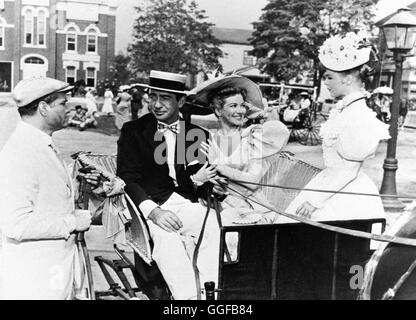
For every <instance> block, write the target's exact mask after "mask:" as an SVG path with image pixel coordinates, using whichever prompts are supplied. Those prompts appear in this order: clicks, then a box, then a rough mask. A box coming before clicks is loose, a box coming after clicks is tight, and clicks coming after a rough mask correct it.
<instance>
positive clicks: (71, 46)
mask: <svg viewBox="0 0 416 320" xmlns="http://www.w3.org/2000/svg"><path fill="white" fill-rule="evenodd" d="M66 50H67V51H77V34H76V30H75V29H74V28H70V29H68V33H67V35H66Z"/></svg>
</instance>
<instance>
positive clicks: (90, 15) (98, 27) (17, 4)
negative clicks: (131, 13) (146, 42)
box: [0, 0, 117, 94]
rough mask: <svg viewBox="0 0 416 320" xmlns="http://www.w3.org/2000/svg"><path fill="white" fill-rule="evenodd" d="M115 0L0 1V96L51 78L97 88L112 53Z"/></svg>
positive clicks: (112, 55) (110, 60) (104, 75)
mask: <svg viewBox="0 0 416 320" xmlns="http://www.w3.org/2000/svg"><path fill="white" fill-rule="evenodd" d="M116 9H117V3H116V0H0V94H1V93H2V92H3V93H8V92H11V91H12V90H13V87H14V86H15V85H16V83H17V82H19V81H20V80H22V79H26V78H30V77H33V76H49V77H52V78H56V79H59V80H63V81H67V82H69V83H74V82H75V81H77V80H81V79H84V80H85V82H86V83H87V86H90V87H95V86H96V85H97V82H98V81H99V80H101V79H104V78H105V77H106V72H107V69H108V67H109V65H110V63H111V62H112V60H113V58H114V55H115V23H116Z"/></svg>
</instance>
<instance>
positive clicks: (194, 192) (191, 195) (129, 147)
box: [117, 114, 208, 207]
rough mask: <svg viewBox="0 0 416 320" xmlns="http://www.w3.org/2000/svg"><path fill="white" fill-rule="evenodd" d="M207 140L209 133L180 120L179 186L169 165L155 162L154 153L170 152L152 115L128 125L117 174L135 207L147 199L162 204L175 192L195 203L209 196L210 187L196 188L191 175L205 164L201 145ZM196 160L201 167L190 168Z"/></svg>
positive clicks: (122, 143) (176, 165) (121, 139)
mask: <svg viewBox="0 0 416 320" xmlns="http://www.w3.org/2000/svg"><path fill="white" fill-rule="evenodd" d="M195 133H196V134H195ZM155 134H156V136H155ZM197 136H199V138H198V137H197ZM155 137H156V138H155ZM185 137H187V138H186V139H185ZM207 139H208V132H207V131H205V130H204V129H202V128H200V127H198V126H195V125H193V124H191V123H189V122H184V121H181V133H180V134H179V135H177V140H176V154H175V171H176V180H177V183H178V186H175V185H174V181H173V179H172V178H171V177H170V176H169V167H168V164H167V163H166V162H164V163H157V161H156V160H155V153H157V154H159V155H161V154H162V155H164V156H166V150H167V149H166V142H165V140H164V137H163V134H161V133H157V120H156V118H155V117H154V116H153V114H147V115H145V116H143V117H141V118H140V119H138V120H135V121H131V122H127V123H125V124H124V126H123V128H122V130H121V135H120V138H119V140H118V143H117V145H118V152H117V175H118V176H119V177H120V178H121V179H123V180H124V182H125V183H126V188H125V190H126V192H127V194H128V195H129V196H130V197H131V198H132V200H133V201H134V203H135V204H136V206H137V207H138V205H139V204H140V203H142V202H143V201H145V200H153V201H154V202H156V203H158V204H162V203H163V202H165V201H166V200H167V199H168V198H169V197H170V195H171V194H172V193H173V192H176V193H178V194H180V195H182V196H183V197H185V198H187V199H189V200H191V201H193V202H195V201H197V199H198V197H206V195H207V192H208V186H203V187H200V188H197V189H195V187H194V185H193V183H192V181H191V179H190V176H191V175H193V174H195V173H196V172H197V171H198V170H199V169H200V168H201V167H202V165H203V164H204V163H205V161H206V158H205V156H203V154H202V153H201V152H200V151H199V150H200V148H199V146H200V143H201V142H202V141H206V140H207ZM158 140H159V141H158ZM161 150H162V151H164V152H161ZM194 151H195V152H194ZM195 160H198V161H199V162H198V164H196V165H191V166H189V164H190V163H192V162H195Z"/></svg>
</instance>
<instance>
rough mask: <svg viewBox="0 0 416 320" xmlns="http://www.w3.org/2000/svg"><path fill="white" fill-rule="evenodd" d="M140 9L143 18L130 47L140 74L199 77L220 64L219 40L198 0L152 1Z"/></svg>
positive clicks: (134, 65) (136, 27)
mask: <svg viewBox="0 0 416 320" xmlns="http://www.w3.org/2000/svg"><path fill="white" fill-rule="evenodd" d="M136 10H137V12H138V15H139V16H138V18H137V19H136V22H135V25H134V33H133V43H132V44H131V45H130V46H129V48H128V52H129V55H130V57H131V59H132V67H133V69H134V70H135V71H136V72H146V73H149V72H150V70H152V69H155V70H162V71H168V72H182V73H191V74H196V73H198V72H200V71H204V70H206V69H211V68H215V67H216V66H217V65H218V58H219V57H221V56H222V51H221V50H220V49H219V45H220V43H219V40H218V39H216V38H215V37H214V35H213V34H212V31H211V27H212V26H213V24H211V23H208V22H206V21H205V20H206V19H207V17H206V16H205V11H204V10H200V9H198V6H197V4H196V3H195V2H194V1H191V2H189V3H188V2H187V0H148V1H146V4H143V5H139V6H137V7H136Z"/></svg>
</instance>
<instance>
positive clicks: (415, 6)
mask: <svg viewBox="0 0 416 320" xmlns="http://www.w3.org/2000/svg"><path fill="white" fill-rule="evenodd" d="M406 7H407V8H409V9H411V13H412V14H414V15H416V1H415V2H412V3H411V4H409V5H407V6H406ZM396 13H397V10H396V11H394V12H392V13H390V14H389V15H388V16H386V17H384V18H383V19H380V20H378V21H377V22H376V23H375V25H376V26H377V27H380V26H382V25H383V24H385V23H386V22H387V21H388V20H389V19H390V18H391V17H392V16H393V15H395V14H396Z"/></svg>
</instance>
